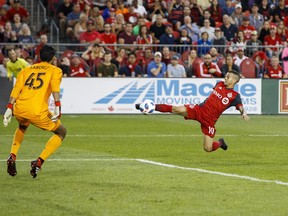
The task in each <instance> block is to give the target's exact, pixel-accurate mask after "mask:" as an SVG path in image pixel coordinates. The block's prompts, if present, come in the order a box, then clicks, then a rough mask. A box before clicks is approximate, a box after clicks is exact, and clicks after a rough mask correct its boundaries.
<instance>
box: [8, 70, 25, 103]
mask: <svg viewBox="0 0 288 216" xmlns="http://www.w3.org/2000/svg"><path fill="white" fill-rule="evenodd" d="M22 71H23V70H22ZM22 71H21V72H20V73H19V75H18V77H17V79H16V83H15V85H14V87H13V89H12V92H11V95H10V97H13V98H16V99H17V98H18V96H19V94H20V92H21V91H22V88H23V86H24V73H23V72H22Z"/></svg>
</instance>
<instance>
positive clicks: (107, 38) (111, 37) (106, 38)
mask: <svg viewBox="0 0 288 216" xmlns="http://www.w3.org/2000/svg"><path fill="white" fill-rule="evenodd" d="M101 40H102V41H103V42H104V43H105V44H115V43H116V41H117V37H116V35H115V34H112V33H110V34H106V33H102V34H101ZM108 48H109V49H111V50H115V46H108Z"/></svg>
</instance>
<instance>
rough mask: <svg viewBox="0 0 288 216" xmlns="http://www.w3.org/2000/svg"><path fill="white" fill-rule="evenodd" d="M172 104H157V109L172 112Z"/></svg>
mask: <svg viewBox="0 0 288 216" xmlns="http://www.w3.org/2000/svg"><path fill="white" fill-rule="evenodd" d="M172 107H173V106H172V105H168V104H156V108H155V110H156V111H159V112H170V113H172Z"/></svg>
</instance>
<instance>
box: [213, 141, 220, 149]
mask: <svg viewBox="0 0 288 216" xmlns="http://www.w3.org/2000/svg"><path fill="white" fill-rule="evenodd" d="M219 147H220V142H219V141H214V142H213V144H212V151H215V150H217V149H218V148H219Z"/></svg>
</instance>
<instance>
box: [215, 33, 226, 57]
mask: <svg viewBox="0 0 288 216" xmlns="http://www.w3.org/2000/svg"><path fill="white" fill-rule="evenodd" d="M214 34H215V36H214V39H213V40H212V45H215V48H216V50H217V52H218V53H220V54H221V55H223V54H224V51H225V48H226V42H227V41H226V38H225V37H224V36H222V32H221V29H220V27H216V28H215V32H214Z"/></svg>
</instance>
